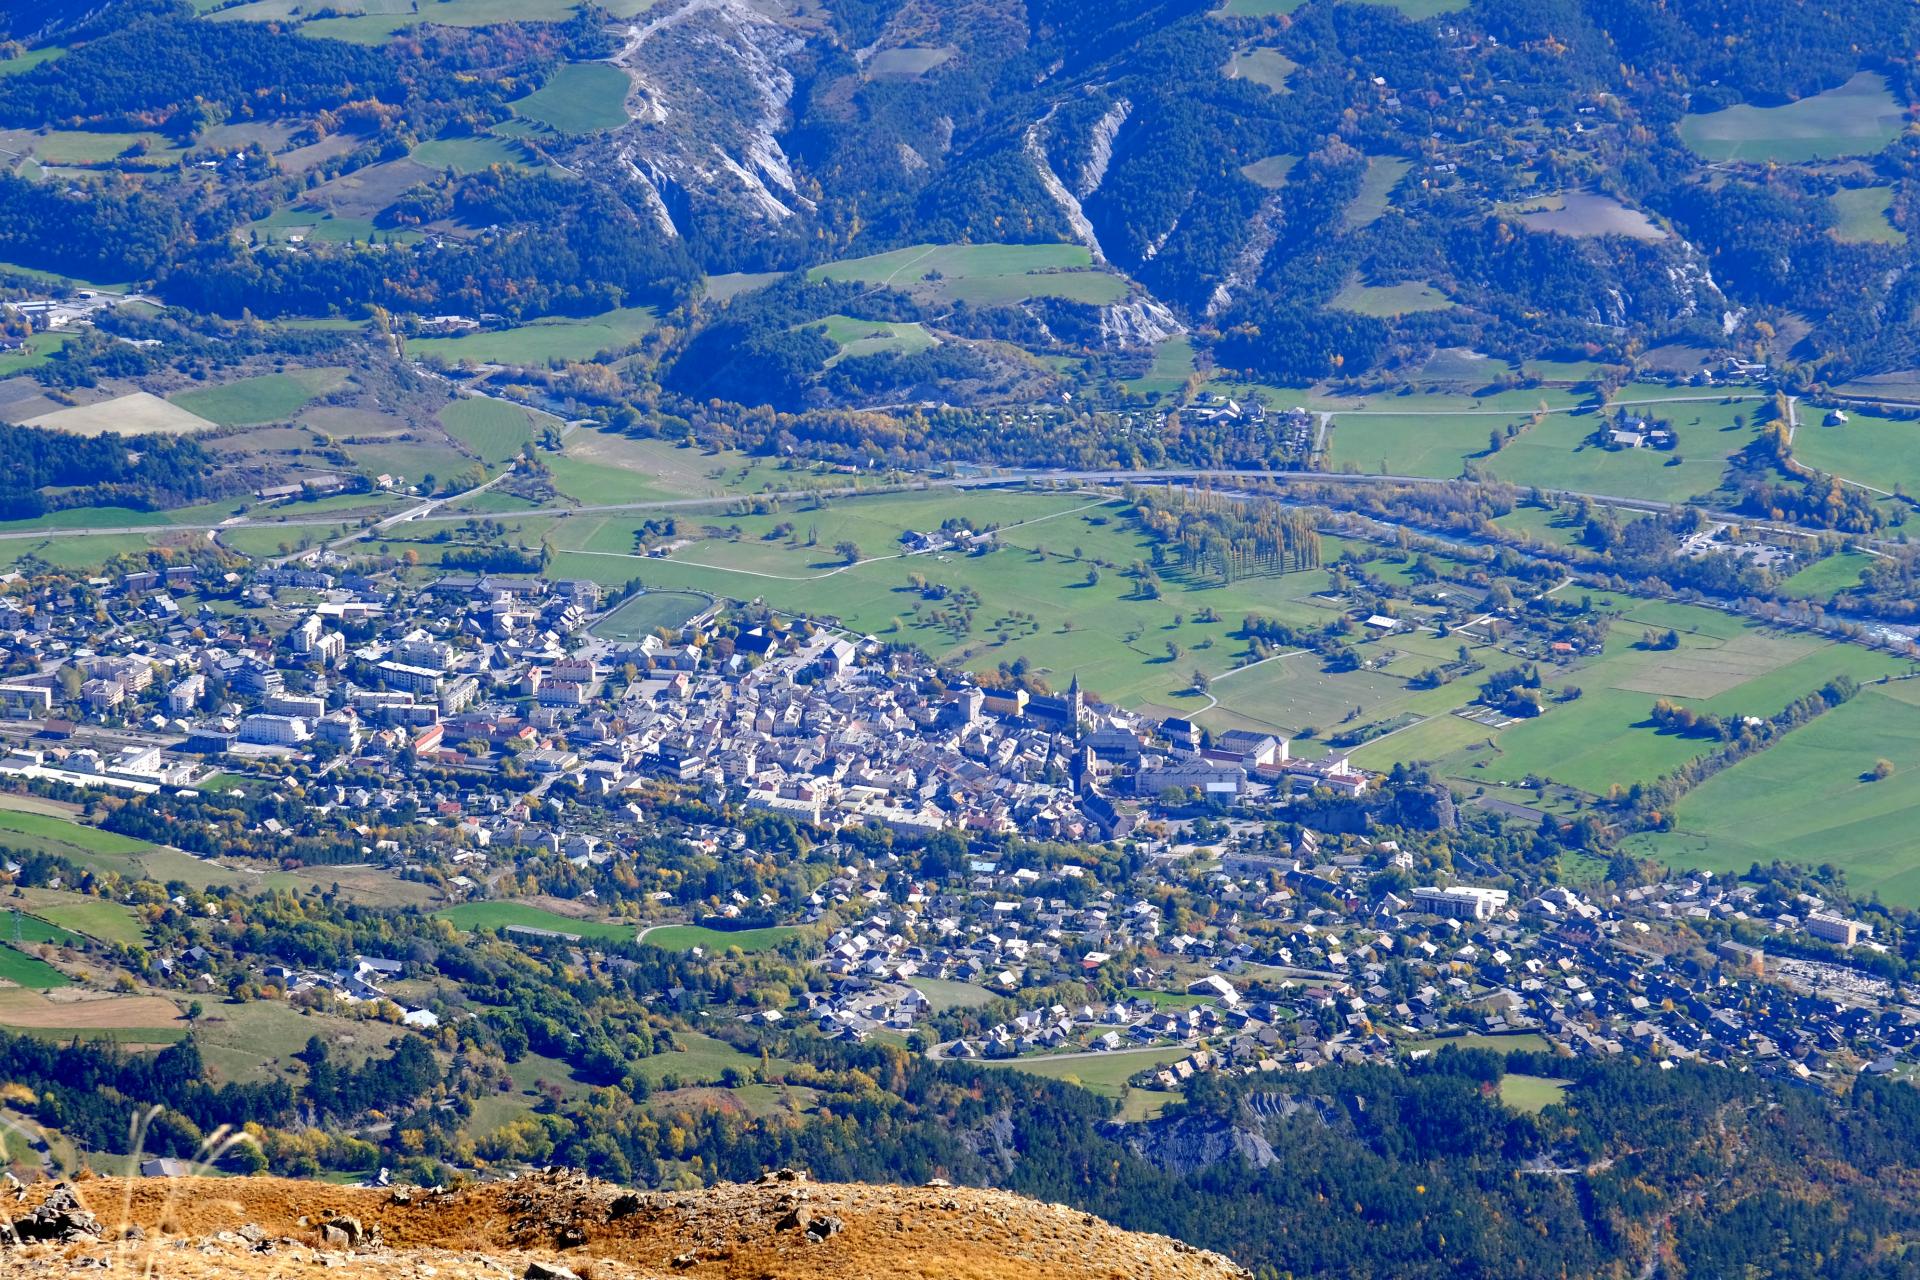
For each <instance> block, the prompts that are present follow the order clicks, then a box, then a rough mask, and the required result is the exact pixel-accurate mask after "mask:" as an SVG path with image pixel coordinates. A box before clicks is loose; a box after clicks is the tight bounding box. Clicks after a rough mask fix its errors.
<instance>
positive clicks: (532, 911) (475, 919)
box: [433, 902, 636, 942]
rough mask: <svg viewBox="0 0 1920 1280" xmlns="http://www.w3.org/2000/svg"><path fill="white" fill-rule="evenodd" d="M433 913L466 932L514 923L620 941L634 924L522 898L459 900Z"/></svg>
mask: <svg viewBox="0 0 1920 1280" xmlns="http://www.w3.org/2000/svg"><path fill="white" fill-rule="evenodd" d="M433 914H434V915H436V916H439V917H440V918H441V919H443V920H450V921H452V922H453V925H454V927H455V928H457V929H462V930H465V931H467V932H472V931H474V930H476V929H505V928H507V927H508V926H510V925H518V926H520V927H522V928H527V929H549V930H552V931H553V932H555V933H569V934H572V935H574V936H575V937H578V938H589V939H602V940H606V941H620V942H631V941H632V940H633V936H634V933H635V932H636V927H635V926H634V925H631V924H613V923H611V922H609V921H604V920H577V919H575V918H574V917H572V916H563V915H560V914H559V913H557V912H553V911H548V910H546V909H545V908H542V907H535V906H531V905H529V904H527V903H524V902H463V903H461V904H460V905H459V906H457V907H447V908H444V909H443V910H440V911H436V912H434V913H433Z"/></svg>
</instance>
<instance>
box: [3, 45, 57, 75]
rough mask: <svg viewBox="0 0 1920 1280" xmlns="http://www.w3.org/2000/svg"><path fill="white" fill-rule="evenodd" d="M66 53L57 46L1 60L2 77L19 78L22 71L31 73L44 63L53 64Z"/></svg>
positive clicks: (30, 50)
mask: <svg viewBox="0 0 1920 1280" xmlns="http://www.w3.org/2000/svg"><path fill="white" fill-rule="evenodd" d="M65 52H66V50H65V49H63V48H61V47H60V46H59V45H57V44H56V45H46V46H44V47H42V48H39V49H28V50H27V51H25V52H24V53H19V54H16V55H14V56H13V57H11V58H0V76H17V75H19V74H20V73H21V72H22V71H31V70H33V69H34V68H35V67H37V66H39V65H40V64H41V63H43V62H52V61H53V60H54V59H55V58H57V57H59V56H60V55H61V54H63V53H65Z"/></svg>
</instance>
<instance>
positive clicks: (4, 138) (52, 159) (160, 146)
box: [0, 129, 186, 170]
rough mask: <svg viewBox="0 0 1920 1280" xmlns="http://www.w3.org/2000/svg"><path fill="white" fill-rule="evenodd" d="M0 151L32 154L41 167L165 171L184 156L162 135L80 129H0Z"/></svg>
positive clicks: (182, 150) (180, 149)
mask: <svg viewBox="0 0 1920 1280" xmlns="http://www.w3.org/2000/svg"><path fill="white" fill-rule="evenodd" d="M0 148H4V149H5V150H7V151H11V152H15V153H17V154H22V155H31V156H32V157H33V158H34V159H36V160H38V161H39V162H40V163H41V164H43V165H67V166H81V167H91V166H96V165H101V166H113V167H115V168H122V169H128V170H138V169H142V168H164V167H167V166H170V165H172V164H175V163H176V162H178V161H179V159H180V157H181V156H183V155H185V154H186V150H185V148H183V147H181V146H179V145H178V144H177V143H175V142H173V141H172V140H171V139H169V138H167V137H166V136H165V135H164V134H158V133H109V132H96V131H94V130H90V129H87V130H82V129H49V130H48V131H47V132H45V133H40V132H38V131H37V130H31V129H0Z"/></svg>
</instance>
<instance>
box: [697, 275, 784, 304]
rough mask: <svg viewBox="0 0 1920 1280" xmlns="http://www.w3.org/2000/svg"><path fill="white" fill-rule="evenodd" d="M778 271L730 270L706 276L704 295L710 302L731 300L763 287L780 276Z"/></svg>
mask: <svg viewBox="0 0 1920 1280" xmlns="http://www.w3.org/2000/svg"><path fill="white" fill-rule="evenodd" d="M780 274H781V273H780V272H778V271H730V272H726V273H724V274H722V275H717V276H708V277H707V279H706V295H707V300H708V301H710V302H731V301H732V300H733V299H735V298H737V297H739V296H740V295H741V294H743V293H752V292H753V291H754V290H755V289H764V288H766V286H768V285H770V284H772V283H773V282H774V281H775V280H778V279H779V278H780Z"/></svg>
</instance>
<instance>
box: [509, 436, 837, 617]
mask: <svg viewBox="0 0 1920 1280" xmlns="http://www.w3.org/2000/svg"><path fill="white" fill-rule="evenodd" d="M542 460H543V461H545V462H546V464H547V466H548V467H549V469H551V470H552V472H553V482H554V485H555V486H556V487H557V488H558V489H559V491H560V493H561V494H562V495H563V496H565V497H568V498H571V499H573V500H574V501H575V502H580V503H584V504H586V505H588V506H599V505H604V504H606V503H615V502H656V501H666V500H672V499H678V498H722V497H727V496H730V495H735V494H749V493H760V492H763V491H768V490H771V491H774V492H783V491H787V490H806V489H821V488H827V489H839V488H853V487H855V486H857V485H858V484H859V483H860V482H861V480H862V477H860V476H857V475H853V474H849V473H847V472H844V471H840V470H837V469H835V468H833V467H830V466H826V465H824V464H817V463H816V464H804V463H801V464H790V463H787V462H784V461H775V460H773V459H769V458H755V457H751V456H749V455H747V454H744V453H739V452H736V451H733V450H722V451H710V450H705V449H698V448H695V447H693V446H692V445H685V444H676V443H674V442H672V441H669V440H661V439H658V438H657V437H653V436H623V435H618V434H616V433H614V432H611V431H601V430H596V429H594V428H592V427H582V428H580V429H579V430H577V431H575V432H573V433H572V434H570V435H569V436H568V437H567V441H566V447H565V448H564V449H563V450H562V451H561V452H560V453H558V454H544V455H542ZM574 545H576V546H584V545H586V543H585V542H584V541H576V542H575V543H574ZM595 545H596V546H598V545H601V544H600V543H598V542H596V543H595ZM607 549H610V550H616V551H630V550H632V538H631V537H628V538H627V539H626V541H624V542H623V543H621V544H620V545H619V546H616V547H611V548H607ZM622 581H625V579H622Z"/></svg>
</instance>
